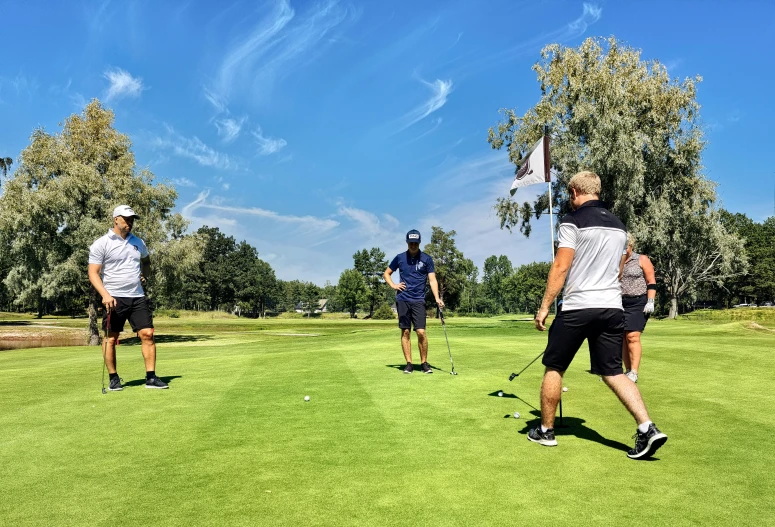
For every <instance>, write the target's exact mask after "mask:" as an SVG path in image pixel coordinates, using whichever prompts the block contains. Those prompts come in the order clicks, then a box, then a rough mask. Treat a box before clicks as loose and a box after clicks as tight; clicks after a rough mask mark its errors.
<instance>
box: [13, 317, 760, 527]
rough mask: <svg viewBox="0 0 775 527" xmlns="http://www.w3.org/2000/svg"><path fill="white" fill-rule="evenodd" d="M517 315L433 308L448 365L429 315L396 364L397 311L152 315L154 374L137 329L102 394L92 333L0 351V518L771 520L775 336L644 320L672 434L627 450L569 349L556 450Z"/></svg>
mask: <svg viewBox="0 0 775 527" xmlns="http://www.w3.org/2000/svg"><path fill="white" fill-rule="evenodd" d="M519 318H522V317H515V316H511V317H509V316H504V317H499V318H493V319H467V318H450V319H448V321H447V324H448V326H447V329H448V333H449V340H450V344H451V346H452V353H453V355H454V358H455V367H456V370H457V371H458V372H459V375H458V376H457V377H453V376H451V375H448V374H447V372H448V371H449V359H448V357H447V350H446V344H445V342H444V334H443V333H442V330H441V327H440V326H439V324H438V322H437V321H430V322H429V328H428V334H429V338H430V348H431V349H430V362H431V364H432V365H433V366H434V367H436V368H438V370H437V371H436V372H435V373H434V374H433V375H422V374H421V373H420V372H417V371H415V373H414V374H412V375H405V374H402V373H401V371H400V369H399V368H400V367H401V366H402V365H403V360H402V355H401V351H400V345H399V334H398V330H397V329H396V328H395V322H394V321H389V322H378V321H363V320H353V321H349V320H315V319H313V320H269V321H261V320H244V319H242V320H207V319H185V318H182V319H158V320H157V328H158V329H157V337H158V340H159V363H158V367H157V370H158V374H159V375H160V376H162V377H163V378H165V379H167V380H169V383H170V388H171V389H170V390H163V391H162V390H146V389H145V388H143V386H142V377H143V367H142V360H141V357H140V349H139V346H138V345H137V343H136V341H135V340H133V339H128V340H125V341H124V343H123V344H122V345H121V346H120V347H119V351H118V360H119V373H120V374H121V376H122V377H123V379H124V381H125V383H127V384H128V386H127V387H126V389H125V390H124V391H122V392H118V393H108V394H107V395H102V394H101V393H100V375H101V362H100V359H101V357H100V349H99V348H98V347H73V348H41V349H29V350H15V351H7V352H0V372H2V373H0V467H2V468H0V496H2V499H0V525H9V526H10V525H47V526H50V525H57V526H64V525H111V526H113V525H140V524H145V525H186V526H189V525H218V526H223V525H289V526H290V525H293V526H299V525H304V526H307V525H359V526H362V525H514V524H517V523H527V522H538V523H545V522H551V523H555V524H565V525H626V524H632V525H634V524H641V525H698V524H699V525H765V524H772V521H773V520H772V512H773V506H772V496H773V495H775V476H773V474H775V449H773V448H772V437H773V435H774V434H775V423H774V422H773V420H772V418H771V415H770V414H771V413H772V410H773V409H774V408H775V395H773V392H772V386H771V384H772V376H773V372H775V333H773V332H772V331H771V330H768V329H758V328H756V327H755V326H751V325H747V324H746V323H745V322H738V321H735V322H727V323H725V322H720V321H710V322H703V321H652V322H650V323H649V326H648V328H647V330H646V333H645V334H644V337H643V343H644V360H643V364H642V367H641V380H640V382H639V386H640V388H641V390H642V392H643V394H644V397H645V399H646V402H647V405H648V407H649V410H650V412H651V415H652V418H653V419H654V421H655V422H656V423H657V425H658V426H659V427H660V428H661V429H662V430H663V431H664V432H665V433H667V434H668V435H669V436H670V440H669V441H668V442H667V444H666V445H665V446H664V447H663V448H662V449H661V450H660V451H659V452H658V455H657V457H658V459H656V460H652V461H640V462H639V461H632V460H630V459H628V458H627V457H626V455H625V450H626V449H627V448H629V447H631V446H632V444H633V440H632V439H631V436H632V434H633V433H634V432H635V426H634V422H633V421H632V419H631V418H630V416H629V415H628V414H627V412H626V410H625V409H624V408H623V407H622V406H621V405H620V404H619V403H618V401H617V400H616V398H615V396H614V395H613V394H612V393H610V392H609V390H608V389H607V388H606V387H605V386H604V384H603V383H602V382H599V380H598V378H597V377H596V376H593V375H590V374H589V373H587V372H586V370H587V369H588V368H589V360H588V357H587V352H586V348H583V349H582V351H581V352H580V353H579V355H578V356H577V358H576V360H575V362H574V363H573V365H572V366H571V368H570V370H569V371H568V373H567V375H566V380H565V385H566V386H567V387H568V392H567V393H565V394H563V401H564V413H565V419H564V422H565V424H566V425H567V428H562V429H558V430H557V433H558V436H557V439H558V442H559V446H557V447H556V448H546V447H541V446H539V445H536V444H533V443H530V442H528V441H527V439H526V437H525V433H526V431H527V429H528V426H529V425H534V424H535V423H536V415H537V411H536V410H535V409H534V408H533V407H537V406H538V389H539V383H540V378H541V374H542V371H541V367H540V364H539V363H536V364H535V365H533V366H531V368H529V369H528V370H527V371H526V372H525V373H524V374H522V375H521V376H520V377H519V378H518V379H516V380H515V381H514V382H511V383H510V382H508V380H507V378H508V375H509V374H510V373H511V372H512V371H519V369H521V368H522V367H523V366H524V365H526V364H527V363H528V362H530V360H532V359H533V358H534V357H535V356H536V355H537V354H538V353H539V352H540V351H541V350H542V349H543V346H544V344H545V342H546V334H540V333H538V332H536V331H535V330H534V329H533V328H532V324H531V323H529V322H524V321H520V320H518V319H519ZM68 324H83V321H73V322H68ZM413 346H414V350H415V361H414V362H415V364H418V363H419V357H418V356H417V352H416V343H415V342H413ZM499 390H502V391H503V392H504V396H503V397H498V396H497V392H498V391H499ZM306 395H309V396H310V398H311V400H310V401H309V402H305V401H304V396H306ZM515 411H518V412H519V413H520V414H521V418H520V419H514V418H513V413H514V412H515Z"/></svg>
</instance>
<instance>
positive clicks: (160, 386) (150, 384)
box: [145, 377, 169, 390]
mask: <svg viewBox="0 0 775 527" xmlns="http://www.w3.org/2000/svg"><path fill="white" fill-rule="evenodd" d="M145 387H146V388H154V389H156V390H166V389H167V388H169V384H167V383H166V382H164V381H163V380H161V379H159V378H158V377H151V378H150V379H146V380H145Z"/></svg>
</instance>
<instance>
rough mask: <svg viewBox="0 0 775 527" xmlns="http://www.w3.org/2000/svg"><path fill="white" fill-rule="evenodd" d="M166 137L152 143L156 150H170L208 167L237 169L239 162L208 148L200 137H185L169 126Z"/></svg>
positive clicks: (158, 138)
mask: <svg viewBox="0 0 775 527" xmlns="http://www.w3.org/2000/svg"><path fill="white" fill-rule="evenodd" d="M166 128H167V135H166V137H158V136H157V137H155V138H153V140H152V141H151V146H153V147H154V148H162V149H165V150H169V151H171V152H172V153H174V154H175V155H177V156H180V157H184V158H187V159H193V160H194V161H196V162H197V163H199V164H200V165H202V166H206V167H214V168H220V169H236V168H238V166H237V162H236V161H235V160H234V159H232V158H231V157H230V156H228V155H227V154H224V153H222V152H218V151H217V150H215V149H213V148H211V147H209V146H207V145H206V144H205V143H204V142H202V140H201V139H199V138H198V137H196V136H194V137H184V136H182V135H180V134H179V133H178V132H176V131H175V129H174V128H172V127H171V126H169V125H166Z"/></svg>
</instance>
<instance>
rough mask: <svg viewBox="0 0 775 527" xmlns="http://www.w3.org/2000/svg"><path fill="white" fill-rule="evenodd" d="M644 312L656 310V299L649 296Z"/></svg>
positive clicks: (648, 312)
mask: <svg viewBox="0 0 775 527" xmlns="http://www.w3.org/2000/svg"><path fill="white" fill-rule="evenodd" d="M643 312H644V313H646V314H647V315H648V314H650V313H653V312H654V299H653V298H649V299H648V302H646V305H645V306H644V307H643Z"/></svg>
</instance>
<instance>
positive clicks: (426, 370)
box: [420, 362, 433, 373]
mask: <svg viewBox="0 0 775 527" xmlns="http://www.w3.org/2000/svg"><path fill="white" fill-rule="evenodd" d="M420 367H421V368H422V372H423V373H433V370H432V369H431V365H430V364H428V363H427V362H423V363H422V364H420Z"/></svg>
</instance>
